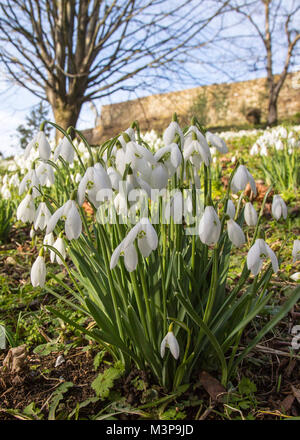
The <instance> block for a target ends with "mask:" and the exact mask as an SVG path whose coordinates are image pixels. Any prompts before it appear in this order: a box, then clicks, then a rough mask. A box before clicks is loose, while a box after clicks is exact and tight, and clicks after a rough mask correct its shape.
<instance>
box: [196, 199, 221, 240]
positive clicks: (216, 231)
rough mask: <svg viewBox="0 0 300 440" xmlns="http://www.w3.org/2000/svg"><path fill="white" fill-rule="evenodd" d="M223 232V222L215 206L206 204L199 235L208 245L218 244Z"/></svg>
mask: <svg viewBox="0 0 300 440" xmlns="http://www.w3.org/2000/svg"><path fill="white" fill-rule="evenodd" d="M220 232H221V223H220V220H219V217H218V215H217V213H216V211H215V209H214V207H213V206H206V208H205V210H204V214H203V216H202V217H201V220H200V224H199V235H200V240H201V241H202V243H204V244H206V245H207V246H209V245H211V244H216V243H217V242H218V240H219V237H220Z"/></svg>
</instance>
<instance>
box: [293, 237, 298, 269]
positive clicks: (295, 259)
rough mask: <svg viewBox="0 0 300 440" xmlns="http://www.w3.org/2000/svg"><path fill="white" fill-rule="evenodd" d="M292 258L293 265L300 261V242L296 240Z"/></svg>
mask: <svg viewBox="0 0 300 440" xmlns="http://www.w3.org/2000/svg"><path fill="white" fill-rule="evenodd" d="M292 256H293V263H295V262H296V261H298V260H300V240H294V244H293V251H292Z"/></svg>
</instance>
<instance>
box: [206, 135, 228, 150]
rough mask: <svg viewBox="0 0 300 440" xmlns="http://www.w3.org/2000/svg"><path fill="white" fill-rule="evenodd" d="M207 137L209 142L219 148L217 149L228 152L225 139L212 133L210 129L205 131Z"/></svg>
mask: <svg viewBox="0 0 300 440" xmlns="http://www.w3.org/2000/svg"><path fill="white" fill-rule="evenodd" d="M205 137H206V140H207V142H208V143H210V144H211V145H212V146H213V147H215V148H217V150H219V151H220V153H222V154H225V153H228V148H227V145H226V143H225V141H224V140H223V139H221V138H220V137H219V136H217V135H216V134H213V133H211V132H210V131H207V132H206V133H205Z"/></svg>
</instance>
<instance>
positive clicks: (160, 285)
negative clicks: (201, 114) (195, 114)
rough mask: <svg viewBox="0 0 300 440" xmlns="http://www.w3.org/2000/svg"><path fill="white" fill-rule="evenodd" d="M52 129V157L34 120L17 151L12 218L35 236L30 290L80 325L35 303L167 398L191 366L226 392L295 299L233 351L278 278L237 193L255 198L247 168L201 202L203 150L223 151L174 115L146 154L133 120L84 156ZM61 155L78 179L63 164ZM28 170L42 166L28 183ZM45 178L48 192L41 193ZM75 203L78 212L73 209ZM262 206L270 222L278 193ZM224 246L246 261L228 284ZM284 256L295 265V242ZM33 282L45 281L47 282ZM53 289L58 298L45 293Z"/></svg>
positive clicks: (239, 167)
mask: <svg viewBox="0 0 300 440" xmlns="http://www.w3.org/2000/svg"><path fill="white" fill-rule="evenodd" d="M46 123H50V122H46ZM52 125H53V126H55V127H56V128H57V129H58V130H60V132H61V133H62V135H63V138H62V139H61V140H60V142H59V144H58V146H57V147H56V149H55V150H54V152H52V151H51V147H50V144H49V142H48V140H47V139H46V137H45V135H44V132H43V125H42V127H41V131H40V132H39V133H38V134H37V136H36V137H35V139H33V141H32V142H31V143H30V144H29V145H28V147H27V149H26V151H25V156H27V155H29V154H30V152H31V151H32V150H37V151H38V155H39V158H38V159H37V160H36V161H34V162H33V163H32V165H31V169H30V170H29V171H28V173H27V174H26V175H25V176H24V178H23V180H22V182H21V183H20V187H19V192H20V194H22V195H24V199H23V200H22V202H21V204H20V205H19V207H18V211H17V216H18V218H19V219H20V220H22V221H24V222H31V223H32V224H33V233H34V231H35V230H38V229H40V230H42V231H44V233H45V237H44V240H43V243H42V244H41V246H40V252H39V256H38V257H37V259H36V261H35V262H34V264H33V266H32V269H31V281H32V284H33V286H40V287H41V288H44V289H46V290H48V291H49V292H51V293H52V294H53V295H55V296H56V297H57V298H60V299H61V300H62V301H63V302H64V303H65V304H66V307H71V308H74V309H75V310H77V311H79V312H81V313H82V315H84V316H86V317H87V318H89V321H90V319H91V318H92V322H93V323H92V324H89V325H88V327H85V326H82V325H80V324H78V323H77V322H75V321H72V320H70V319H69V318H68V317H67V314H66V315H65V314H64V313H62V312H61V311H57V310H55V309H54V308H51V307H49V309H50V310H51V311H52V312H53V313H54V314H55V315H56V316H58V317H60V318H61V319H63V320H65V321H66V322H68V323H69V324H71V325H73V326H74V327H75V328H76V329H78V330H79V331H81V332H82V333H83V334H85V335H86V337H87V338H91V339H93V340H95V341H97V342H99V343H100V344H102V346H104V347H106V349H107V350H108V351H109V352H110V353H111V355H112V356H113V358H114V359H115V360H116V361H121V362H122V363H123V364H124V368H125V370H126V371H129V370H130V369H131V368H132V366H133V365H135V366H136V367H137V368H139V369H142V370H148V371H149V370H150V372H151V373H152V376H153V378H154V380H155V381H157V382H158V383H159V384H161V385H162V386H164V387H165V388H166V389H177V388H178V387H179V386H180V385H181V384H182V383H189V381H190V380H191V376H192V374H193V372H195V371H198V370H199V369H200V368H205V369H210V370H214V371H216V372H217V374H219V375H220V379H221V382H222V383H223V385H225V386H226V384H227V382H228V380H229V378H231V377H232V376H233V375H234V374H235V372H236V369H237V367H238V365H239V363H240V362H241V361H242V360H243V359H244V358H245V356H246V355H247V354H248V353H249V352H250V350H251V349H252V348H253V347H255V345H256V344H257V343H258V342H259V341H260V340H261V339H262V338H263V336H264V335H265V334H266V333H267V332H268V331H270V330H271V329H272V327H273V326H275V325H276V324H277V322H278V321H279V320H280V319H282V318H283V317H284V315H285V314H286V313H287V312H288V311H289V310H290V309H291V307H292V306H293V304H295V303H296V301H297V300H298V298H299V297H300V289H299V288H298V289H296V290H294V291H291V292H290V294H289V296H288V299H287V301H286V302H285V304H284V305H283V306H281V308H279V309H278V311H277V312H276V314H275V315H274V314H273V315H272V318H270V317H269V316H268V315H267V316H268V318H266V319H265V323H264V325H263V326H262V327H261V329H260V330H259V332H258V333H257V334H255V335H254V336H253V338H252V340H249V341H248V343H247V345H246V346H243V348H242V347H241V344H240V340H241V338H242V336H243V331H244V329H245V328H246V326H247V325H248V324H249V323H251V321H252V320H253V319H255V317H256V316H257V315H259V314H261V313H263V312H264V313H265V314H268V309H267V308H266V306H267V304H268V303H270V301H272V297H273V293H272V292H271V291H270V290H269V288H268V286H269V283H270V280H271V277H272V274H273V273H274V272H277V271H278V269H279V262H278V256H276V255H275V253H274V252H273V250H272V249H271V247H270V246H269V244H267V241H266V239H265V237H264V236H263V234H262V231H261V228H260V222H261V218H262V211H263V206H264V203H265V201H264V202H263V205H262V207H261V211H260V213H257V211H256V210H255V208H254V206H253V205H252V204H251V202H250V200H248V199H247V197H246V196H245V193H244V190H245V188H246V186H247V184H250V187H251V190H252V192H253V194H254V195H255V194H256V185H255V181H254V179H253V177H252V175H251V173H250V171H249V170H248V169H247V167H246V165H245V164H243V163H236V164H235V168H234V170H233V172H232V174H231V175H230V176H228V177H229V183H228V186H227V188H223V194H222V197H221V198H219V199H218V200H213V194H212V181H211V176H212V173H211V162H212V155H211V148H214V149H217V150H218V151H219V152H220V153H221V154H226V153H227V152H228V149H227V146H226V144H225V142H224V141H223V140H222V139H221V138H219V137H218V136H216V135H215V134H212V133H209V132H207V131H205V129H203V127H201V125H200V124H199V123H198V121H197V120H196V119H193V121H192V123H191V126H189V127H186V128H185V129H184V130H182V129H181V128H180V126H179V124H178V121H177V117H176V115H174V117H173V120H172V122H171V123H170V125H169V126H168V127H167V128H166V130H165V132H164V136H163V146H162V147H161V148H159V149H151V147H150V146H149V145H147V143H146V142H145V141H143V139H142V138H141V136H140V132H139V127H138V124H137V123H136V122H135V123H133V124H132V126H131V127H130V128H129V129H128V130H126V132H124V133H121V134H120V135H119V136H116V137H114V138H113V139H110V140H108V141H106V142H104V143H103V144H102V145H101V146H99V148H91V147H90V146H89V144H88V143H87V141H86V140H85V139H84V137H83V136H82V134H81V133H80V132H78V131H76V130H74V129H73V128H70V129H68V130H67V131H64V130H63V129H62V128H60V127H58V126H57V125H55V124H53V123H52ZM71 132H73V133H74V132H76V133H77V135H78V136H80V137H81V138H82V140H83V143H84V145H85V146H86V151H87V152H88V155H89V159H88V161H83V160H82V157H81V154H80V152H79V151H78V149H77V147H76V144H75V143H74V142H73V141H72V138H71V136H70V133H71ZM74 156H77V158H78V163H79V169H80V175H79V177H78V176H77V174H76V176H75V173H74V172H72V168H71V167H72V163H73V161H74ZM40 166H43V167H44V168H43V170H44V171H43V172H42V171H41V170H40V172H39V175H38V174H37V172H36V169H37V168H38V167H40ZM38 169H39V168H38ZM50 170H51V171H50ZM41 176H43V180H41ZM54 176H55V178H54ZM49 179H50V181H51V182H52V184H51V185H52V191H51V192H49V187H47V188H46V187H45V183H46V182H48V181H49ZM59 182H60V184H59ZM51 185H50V188H51ZM266 196H267V195H266ZM87 202H88V203H89V206H90V207H91V208H92V215H90V214H87V213H86V210H85V209H83V206H84V207H85V206H86V203H87ZM272 209H273V215H274V217H275V218H276V219H278V220H279V219H280V218H281V217H283V218H286V216H287V208H286V205H285V203H284V201H283V200H282V199H281V197H280V196H279V195H276V196H275V197H274V201H273V207H272ZM237 248H242V249H243V250H245V252H246V251H247V257H246V258H245V259H244V258H242V257H241V262H240V264H241V273H240V276H239V279H238V281H237V282H236V283H235V285H234V286H233V287H232V288H231V289H229V288H228V285H229V283H228V273H229V269H230V262H231V257H232V255H234V254H235V253H236V249H237ZM297 249H298V250H297ZM293 257H294V258H298V257H299V246H298V248H297V246H296V247H295V250H294V251H293ZM51 262H52V263H53V262H56V263H58V264H59V265H61V267H65V269H66V271H67V273H68V276H69V279H70V282H66V281H65V280H64V279H63V277H61V276H59V275H57V274H56V275H55V274H54V271H52V270H51ZM56 267H57V266H56ZM46 278H51V279H52V282H51V287H50V286H49V285H48V284H49V283H48V284H47V283H46ZM53 280H54V283H53ZM55 282H56V283H57V284H58V285H59V286H60V287H62V288H63V289H65V291H66V292H67V293H68V297H65V296H64V295H61V294H58V293H57V291H56V289H55ZM60 291H61V289H60ZM70 294H71V296H72V298H73V299H72V300H71V299H70Z"/></svg>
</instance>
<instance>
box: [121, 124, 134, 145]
mask: <svg viewBox="0 0 300 440" xmlns="http://www.w3.org/2000/svg"><path fill="white" fill-rule="evenodd" d="M124 134H127V135H128V137H129V140H130V141H132V142H135V131H134V129H133V128H132V127H129V128H127V130H125V131H124V133H123V134H121V136H119V137H118V141H119V142H120V144H121V145H122V147H123V149H124V150H125V149H126V142H128V137H127V136H126V135H125V136H124ZM126 139H127V140H126Z"/></svg>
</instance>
